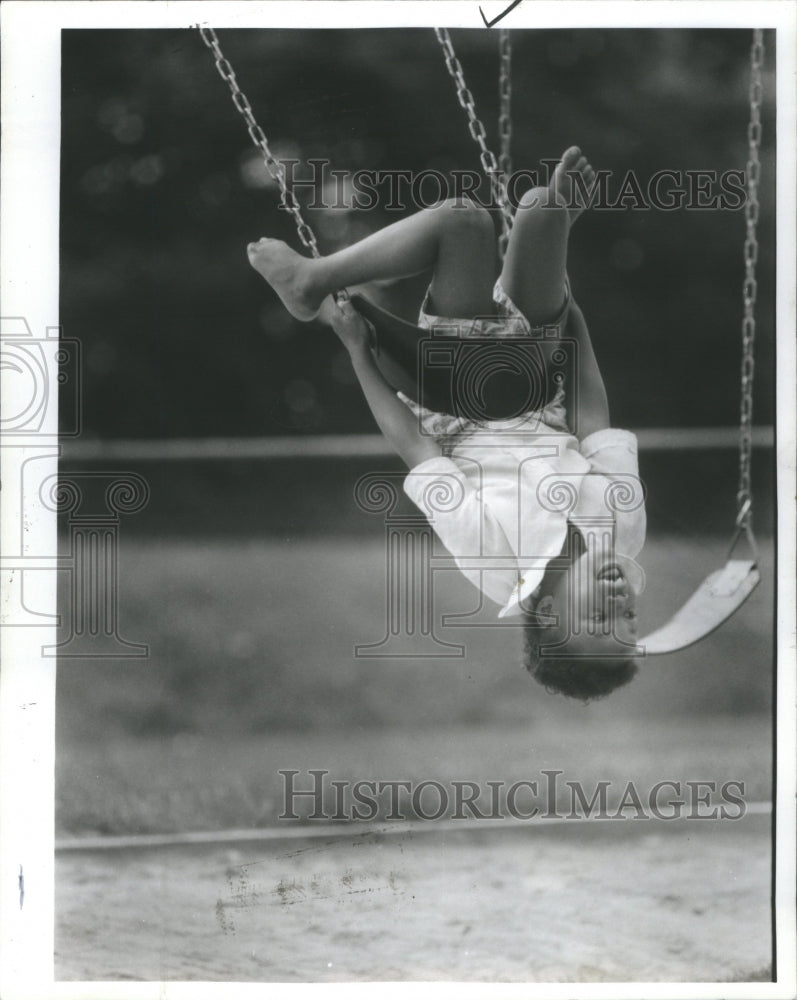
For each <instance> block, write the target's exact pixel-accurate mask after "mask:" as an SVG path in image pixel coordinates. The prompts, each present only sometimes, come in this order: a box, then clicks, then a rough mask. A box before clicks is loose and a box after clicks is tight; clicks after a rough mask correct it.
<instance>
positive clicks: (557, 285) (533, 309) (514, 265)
mask: <svg viewBox="0 0 797 1000" xmlns="http://www.w3.org/2000/svg"><path fill="white" fill-rule="evenodd" d="M575 174H578V175H580V185H579V186H582V187H583V186H584V185H586V187H589V186H590V185H591V184H592V183H593V181H594V179H595V172H594V170H593V169H592V167H591V166H590V165H589V163H588V162H587V160H586V158H585V157H584V156H582V155H581V151H580V150H579V148H578V147H575V146H574V147H571V148H570V149H568V150H567V151H566V152H565V154H564V155H563V157H562V159H561V161H560V162H559V164H558V166H557V167H556V170H555V171H554V173H553V176H552V178H551V182H550V184H549V185H548V186H547V187H537V188H533V189H532V190H531V191H529V192H527V194H526V195H524V197H523V198H522V199H521V201H520V204H519V206H518V210H517V215H516V218H515V223H514V227H513V229H512V234H511V238H510V241H509V245H508V248H507V252H506V257H505V260H504V264H503V269H502V271H501V275H500V277H499V279H498V281H497V282H496V283H495V284H494V285H493V277H494V270H495V269H494V264H495V238H494V231H493V224H492V220H491V218H490V216H489V214H488V213H487V211H486V210H485V209H483V208H481V207H480V206H477V205H475V204H472V203H470V202H468V203H463V202H459V203H455V202H453V201H449V202H444V203H442V204H441V205H438V206H435V207H433V208H429V209H424V210H422V211H420V212H418V213H417V214H416V215H414V216H411V217H410V218H407V219H403V220H400V221H399V222H396V223H393V224H392V225H390V226H388V227H386V228H385V229H382V230H380V231H379V232H377V233H374V234H372V235H371V236H368V237H367V238H365V239H364V240H362V241H360V242H359V243H356V244H354V245H353V246H350V247H347V248H346V249H344V250H341V251H339V252H337V253H334V254H332V255H331V256H329V257H322V258H319V259H314V260H308V259H306V258H304V257H301V256H300V255H298V254H296V253H295V252H294V251H293V250H291V249H290V248H289V247H287V246H286V245H285V244H284V243H282V242H280V241H278V240H271V239H262V240H260V241H258V242H257V243H252V244H250V245H249V247H248V256H249V260H250V263H251V264H252V266H253V267H254V268H255V269H256V270H257V271H258V272H259V273H260V274H261V275H262V276H263V277H264V278H265V279H266V280H267V281H268V282H269V284H271V285H272V287H273V288H274V289H275V291H276V292H277V293H278V295H279V296H280V298H281V299H282V301H283V303H284V304H285V306H286V308H287V309H288V310H289V312H290V313H291V314H292V315H294V316H295V317H297V318H298V319H301V320H311V319H314V318H315V317H317V316H318V317H320V318H321V319H322V320H324V321H325V322H327V323H329V324H330V325H331V326H332V327H333V328H334V329H335V331H336V332H337V334H338V336H339V337H340V338H341V340H342V341H343V343H344V344H345V346H346V348H347V349H348V351H349V353H350V355H351V359H352V363H353V366H354V370H355V372H356V374H357V377H358V379H359V381H360V384H361V386H362V389H363V392H364V393H365V396H366V399H367V401H368V404H369V406H370V408H371V411H372V412H373V414H374V417H375V418H376V421H377V423H378V424H379V427H380V428H381V430H382V432H383V433H384V435H385V437H386V438H387V440H388V441H389V442H390V443H391V445H392V446H393V447H394V448H395V450H396V451H397V452H398V454H399V455H400V456H401V457H402V458H403V459H404V461H405V462H406V463H407V465H408V467H409V469H410V472H409V474H408V476H407V478H406V480H405V491H406V492H407V494H408V495H409V497H410V498H411V499H412V500H413V501H414V502H415V504H416V505H417V506H418V507H419V508H420V509H421V510H422V511H423V512H424V513H425V514H426V515H427V516H428V517H429V520H430V522H432V524H433V527H434V530H435V532H436V533H437V534H438V536H439V537H440V539H441V541H442V542H443V544H444V545H445V546H446V548H447V549H448V550H449V551H450V552H451V554H452V555H453V556H454V558H455V559H456V561H457V564H458V565H459V567H460V569H461V570H462V572H463V573H464V574H465V576H466V577H467V578H468V579H469V580H471V582H473V583H474V584H475V585H476V586H477V587H479V588H480V589H481V591H482V592H483V593H485V594H486V595H487V596H488V597H489V598H491V599H492V600H493V601H495V602H496V603H497V604H498V605H499V606H500V607H501V610H500V612H499V617H502V618H503V617H506V616H511V615H524V616H525V620H524V647H525V654H526V666H527V668H528V669H529V670H530V671H531V672H532V674H533V675H534V677H535V679H537V680H538V681H540V683H542V684H544V685H545V686H546V687H547V688H548V689H549V690H556V691H560V692H562V693H564V694H566V695H570V696H573V697H578V698H582V699H584V700H587V699H590V698H595V697H600V696H602V695H605V694H608V693H609V692H610V691H611V690H613V689H614V688H615V687H618V686H619V685H621V684H625V683H627V681H629V680H630V679H631V677H633V675H634V673H635V672H636V669H637V667H636V664H635V663H634V661H633V659H632V655H633V653H634V651H635V650H636V635H637V626H636V610H635V604H636V598H637V596H638V595H639V594H640V593H641V591H642V589H643V587H644V573H643V572H642V570H641V568H640V567H639V565H638V564H637V563H636V562H635V561H634V559H633V557H634V556H636V555H637V554H638V552H639V550H640V549H641V548H642V545H643V543H644V539H645V511H644V503H643V500H644V493H643V491H642V489H641V484H640V483H639V480H638V469H637V454H636V439H635V438H634V436H633V435H632V434H630V433H629V432H628V431H622V430H617V429H612V428H610V426H609V410H608V403H607V398H606V392H605V389H604V385H603V380H602V378H601V375H600V372H599V370H598V365H597V362H596V360H595V355H594V353H593V350H592V345H591V342H590V338H589V334H588V332H587V327H586V324H585V322H584V317H583V314H582V313H581V310H580V309H579V308H578V306H577V305H576V304H575V302H573V301H572V299H571V296H570V289H569V285H568V282H567V275H566V262H567V245H568V238H569V233H570V229H571V227H572V225H573V223H574V222H575V221H576V219H577V218H578V216H579V215H580V214H581V211H582V207H581V199H580V198H579V195H578V187H576V186H575V185H574V186H573V187H572V189H571V183H572V178H573V176H574V175H575ZM426 270H431V271H432V280H431V284H430V286H429V291H428V293H427V295H426V298H425V300H424V303H423V306H422V308H421V315H420V319H419V326H420V327H422V328H424V329H428V330H430V335H431V331H432V329H433V328H435V327H441V326H442V327H446V328H450V327H452V326H453V327H456V328H457V332H458V337H459V338H468V337H477V338H484V337H491V338H494V339H495V346H496V351H499V350H500V348H499V344H500V345H501V348H506V347H507V346H508V345H510V344H511V343H512V342H518V341H517V338H518V336H520V337H522V338H524V339H525V338H536V339H534V340H529V341H528V343H536V344H538V345H539V348H540V351H541V354H540V356H541V357H542V358H543V359H544V360H545V362H546V363H549V362H550V357H551V345H552V344H553V345H554V346H555V344H556V339H557V338H559V339H560V341H561V342H562V343H564V342H569V343H571V344H574V345H575V352H576V359H577V371H576V373H575V384H574V385H569V386H568V387H567V388H568V396H567V397H566V396H565V391H564V387H563V386H562V385H559V387H558V388H557V389H556V391H555V392H554V393H553V395H552V396H549V397H548V398H547V399H543V398H541V399H540V405H538V406H537V408H536V409H535V410H534V411H530V412H527V413H524V414H522V415H521V417H520V418H519V419H518V418H517V417H515V418H513V419H506V418H505V417H504V418H498V419H491V418H490V415H489V414H488V415H487V417H486V418H482V419H477V418H475V417H468V416H467V415H466V416H465V417H463V416H462V415H459V416H457V415H455V414H454V413H452V412H451V411H450V409H449V408H447V407H445V406H443V407H441V409H442V410H443V412H435V411H434V410H433V409H430V408H429V407H427V406H423V405H421V403H420V402H419V401H420V399H421V393H420V389H419V391H418V392H416V393H415V394H414V398H409V396H408V395H407V394H405V393H401V392H399V393H397V392H396V389H395V387H394V386H393V385H391V384H389V382H388V381H387V380H386V379H385V377H384V376H383V375H382V373H381V371H380V368H379V366H378V364H377V359H376V358H375V354H374V348H376V350H377V351H379V350H380V345H379V344H378V343H377V344H373V343H372V338H373V334H374V331H373V329H372V328H370V327H369V324H367V323H366V321H365V320H364V319H363V318H362V317H361V316H360V315H359V313H358V312H357V311H356V310H355V309H354V307H353V306H352V305H351V303H350V302H346V303H342V304H340V305H339V304H336V303H335V302H334V301H333V299H332V298H331V295H332V294H333V293H334V292H335V291H336V290H338V289H341V288H345V287H350V286H352V285H357V284H361V283H365V282H369V281H376V280H379V279H396V278H401V277H408V276H410V275H414V274H417V273H419V272H422V271H426ZM484 317H487V318H484ZM552 335H553V339H552ZM502 338H504V340H503V344H501V341H502ZM506 338H512V340H511V341H510V340H509V339H506ZM562 338H564V340H562ZM435 343H436V341H435ZM413 374H414V375H416V376H417V372H416V373H413ZM416 381H417V377H416ZM576 400H577V407H576V406H575V405H574V402H575V401H576ZM566 402H567V408H566V405H565V404H566ZM576 410H577V412H575V411H576ZM434 484H436V485H437V486H438V487H440V486H441V485H442V486H444V487H447V488H448V491H449V497H452V496H453V497H454V500H453V503H449V504H448V505H447V506H446V507H445V509H441V507H440V505H439V504H438V505H435V504H434V501H433V499H432V498H433V497H434V495H435V490H434V489H432V488H431V487H432V486H433V485H434ZM438 494H439V490H438ZM618 501H619V502H618Z"/></svg>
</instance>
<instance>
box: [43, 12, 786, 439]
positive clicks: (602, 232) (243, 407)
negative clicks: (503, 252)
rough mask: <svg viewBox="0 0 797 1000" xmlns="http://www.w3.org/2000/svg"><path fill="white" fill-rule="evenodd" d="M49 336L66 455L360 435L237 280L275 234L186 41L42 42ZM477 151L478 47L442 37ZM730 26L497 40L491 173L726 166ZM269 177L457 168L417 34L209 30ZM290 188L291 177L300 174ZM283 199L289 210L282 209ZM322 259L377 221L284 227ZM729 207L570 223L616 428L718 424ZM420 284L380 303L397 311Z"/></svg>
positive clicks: (740, 219) (313, 357) (769, 203)
mask: <svg viewBox="0 0 797 1000" xmlns="http://www.w3.org/2000/svg"><path fill="white" fill-rule="evenodd" d="M62 38H63V62H62V84H63V98H62V161H61V162H62V176H61V323H62V324H63V327H64V332H65V334H66V336H68V337H76V338H78V339H80V340H81V342H82V344H83V348H84V428H85V433H86V435H87V436H97V437H105V438H114V437H164V438H168V437H174V436H206V435H263V434H266V435H268V434H283V433H304V432H307V433H324V432H334V433H345V432H363V431H368V430H372V429H374V425H373V423H372V421H371V418H370V416H369V414H368V412H367V409H366V407H365V404H364V402H363V401H362V399H361V397H360V393H359V390H358V387H357V386H356V385H355V384H354V381H353V377H352V373H351V370H350V367H349V364H348V359H347V356H346V355H345V353H344V352H343V351H342V349H341V348H340V345H339V344H338V343H337V341H336V340H335V338H334V336H333V335H332V334H331V333H330V332H329V331H328V330H325V329H323V328H321V327H320V326H318V325H316V324H312V325H310V326H305V325H302V324H300V323H297V322H295V321H293V320H292V319H291V318H290V316H288V314H287V313H286V312H285V310H284V309H283V308H282V306H281V305H280V303H279V301H278V300H277V299H276V296H274V294H273V293H272V292H271V290H270V289H269V288H268V286H267V285H266V284H265V283H264V282H263V281H262V279H261V278H260V277H259V276H258V275H256V274H255V273H254V272H253V271H252V270H251V269H250V268H249V265H248V263H247V261H246V256H245V247H246V244H247V243H248V242H249V241H250V240H252V239H255V238H258V237H259V236H262V235H274V236H280V237H283V238H285V239H288V240H289V241H290V242H291V244H292V245H293V246H297V247H298V243H297V239H296V235H295V232H294V230H293V228H292V221H291V219H290V217H288V216H287V215H286V214H285V213H283V212H281V211H280V210H279V209H278V200H279V198H278V191H277V190H276V187H275V185H274V184H273V182H270V180H269V179H268V177H267V175H266V173H265V168H264V167H263V165H262V162H261V161H260V160H259V158H258V155H257V153H256V151H254V150H253V148H252V146H251V143H250V141H249V138H248V136H247V133H246V129H245V127H244V124H243V121H242V119H241V118H240V116H239V115H238V113H237V112H236V111H235V109H234V107H233V106H232V104H231V102H230V96H229V92H228V90H227V87H226V85H225V84H224V82H223V81H222V80H221V79H220V78H219V76H218V75H217V73H216V70H215V67H214V65H213V60H212V57H211V55H210V53H209V51H208V50H207V49H206V48H205V46H204V45H203V44H202V41H201V39H200V37H199V35H198V34H197V33H194V32H191V31H157V30H136V31H129V30H125V31H122V30H119V31H109V30H70V31H64V32H63V34H62ZM453 40H454V45H455V48H456V50H457V54H458V56H459V57H460V59H461V61H462V63H463V65H464V68H465V73H466V76H467V79H468V83H469V86H470V88H471V89H472V91H473V93H474V95H475V97H476V101H477V107H478V110H479V113H480V115H481V117H482V118H483V119H484V121H485V123H486V124H487V125H488V129H489V130H490V135H489V145H490V146H491V148H493V149H496V148H497V145H498V142H497V129H496V127H495V123H496V119H497V111H498V87H497V76H498V51H497V43H498V39H497V34H496V32H495V31H485V30H469V31H464V30H461V31H456V32H454V33H453ZM750 40H751V37H750V32H749V31H736V30H690V31H685V30H616V29H615V30H596V29H591V30H567V31H564V30H545V31H542V30H541V31H527V30H517V31H514V32H513V47H514V51H513V113H514V131H515V135H514V150H513V152H514V161H515V168H516V169H519V168H531V169H534V168H536V167H537V166H538V165H539V161H540V160H541V158H544V157H555V156H558V155H559V153H561V151H562V150H563V149H564V148H565V147H566V146H568V145H570V144H572V143H578V144H579V145H581V146H582V147H583V148H584V150H585V151H586V152H587V153H588V154H589V156H590V158H591V159H592V162H593V163H594V165H595V166H596V167H597V168H601V169H607V170H610V171H612V175H613V180H612V182H611V188H610V189H611V190H615V191H616V190H617V187H618V186H619V183H620V180H621V179H622V178H623V177H624V176H625V174H626V172H627V171H629V170H633V171H634V173H635V174H636V176H637V177H638V178H640V180H641V181H642V184H643V187H644V185H645V184H646V182H647V179H648V178H650V177H651V176H653V175H654V174H655V173H656V172H657V171H661V170H665V169H666V170H675V171H687V170H712V171H717V173H718V174H719V173H722V172H723V171H728V170H743V169H744V166H745V162H746V156H747V135H746V130H747V121H748V115H749V110H748V58H749V47H750ZM766 41H767V43H768V44H767V72H766V75H765V94H766V104H765V108H764V113H763V124H764V149H763V152H762V166H763V170H762V178H763V180H762V192H761V202H762V211H761V222H760V240H761V252H760V258H759V272H760V278H759V310H758V315H759V331H760V337H759V343H758V354H757V362H758V366H757V383H758V392H757V399H756V407H755V419H756V422H758V423H770V422H772V420H773V412H774V398H773V397H774V378H773V373H774V212H775V209H774V186H775V178H774V148H775V134H774V131H775V125H774V91H775V82H774V65H773V60H774V44H773V38H772V34H771V33H769V34H767V36H766ZM220 42H221V45H222V48H223V49H224V52H225V54H226V55H227V56H228V58H229V59H230V61H231V62H232V64H233V66H234V68H235V70H236V73H237V76H238V80H239V84H240V86H241V87H242V89H243V90H244V91H245V92H246V94H247V95H248V97H249V99H250V101H251V103H252V107H253V110H254V112H255V116H256V117H257V118H258V120H259V122H260V124H261V125H262V126H263V128H264V130H265V132H266V134H267V135H268V136H269V138H270V141H271V145H272V148H273V149H274V152H275V153H276V154H277V155H278V156H279V157H289V158H295V159H298V160H301V161H303V162H305V161H307V160H308V159H310V158H313V157H317V158H328V159H329V160H330V161H331V166H332V168H333V169H336V170H340V171H349V172H352V171H355V170H360V169H368V170H381V171H386V170H408V171H412V172H419V171H421V170H425V169H430V168H431V169H436V170H439V171H441V172H443V173H444V174H446V175H449V174H450V172H451V170H454V169H459V170H462V169H478V158H477V149H476V147H475V145H474V143H473V142H472V140H471V138H470V136H469V134H468V131H467V125H466V120H465V116H464V113H463V111H462V110H461V109H460V107H459V105H458V104H457V101H456V96H455V93H454V87H453V83H452V81H451V80H450V78H449V77H448V75H447V73H446V70H445V66H444V63H443V59H442V56H441V53H440V51H439V48H438V45H437V42H436V40H435V38H434V34H433V33H432V31H431V30H429V29H422V30H421V29H418V30H415V29H413V30H407V29H401V30H398V29H379V30H367V29H362V30H357V31H351V30H339V31H331V30H324V31H320V30H318V31H316V30H251V31H223V32H220ZM302 176H305V177H306V176H309V175H308V174H307V173H304V174H303V175H302ZM301 197H303V199H304V201H305V203H306V202H307V201H309V200H310V197H309V195H305V194H302V195H301ZM307 216H308V220H309V221H310V223H311V224H312V225H313V227H314V228H315V229H316V232H317V233H318V236H319V244H320V247H321V250H322V252H330V251H332V250H334V249H336V248H337V247H339V246H341V245H343V244H345V243H347V242H351V241H352V240H354V239H357V238H360V237H361V236H363V235H365V234H366V233H368V232H370V231H372V230H374V229H376V228H378V227H380V226H382V225H384V224H385V223H387V222H389V221H393V219H394V218H396V217H397V214H396V213H395V212H392V213H391V212H388V211H385V210H384V205H382V206H381V207H377V208H376V209H374V210H372V211H362V210H361V211H356V210H355V211H348V210H345V209H337V210H324V209H318V208H316V209H309V210H308V211H307ZM743 240H744V213H743V211H742V210H741V209H739V210H736V211H732V210H724V211H722V210H713V211H712V210H702V211H701V210H688V209H685V208H680V209H677V210H673V211H661V210H656V209H651V210H647V211H645V210H638V209H632V208H626V209H621V210H617V211H592V212H589V213H586V214H585V216H584V217H583V218H582V220H581V221H580V222H579V225H578V230H577V232H576V233H575V235H574V238H573V241H572V251H571V260H572V263H571V268H570V271H571V278H572V282H573V286H574V290H575V293H576V296H577V298H578V299H579V301H580V302H581V304H582V306H583V308H584V310H585V313H586V315H587V318H588V321H589V323H590V327H591V331H592V334H593V339H594V342H595V345H596V350H597V352H598V356H599V360H600V362H601V366H602V369H603V371H604V375H605V379H606V382H607V386H608V389H609V394H610V399H611V401H612V410H613V415H614V419H615V422H616V423H618V424H620V425H623V426H630V427H632V428H640V427H646V426H684V427H688V426H693V425H732V424H735V423H736V421H737V419H738V369H739V357H740V349H739V340H740V335H739V330H740V323H741V312H742V300H741V287H742V277H743V257H742V245H743ZM423 285H424V282H423V281H420V282H419V281H417V280H413V281H410V282H405V283H402V284H400V285H398V286H394V287H393V288H391V289H388V290H385V291H383V292H382V295H383V297H384V301H385V302H386V304H387V305H389V306H390V307H391V308H393V309H394V310H395V311H397V312H400V313H402V314H403V315H405V316H408V317H411V316H412V315H413V314H414V313H415V312H416V311H417V308H418V304H419V301H420V296H421V294H422V292H423Z"/></svg>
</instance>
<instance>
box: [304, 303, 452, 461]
mask: <svg viewBox="0 0 797 1000" xmlns="http://www.w3.org/2000/svg"><path fill="white" fill-rule="evenodd" d="M322 318H323V319H325V320H326V321H327V322H328V323H329V324H330V326H331V327H332V328H333V330H334V331H335V333H337V335H338V336H339V337H340V339H341V340H342V341H343V343H344V345H345V346H346V349H347V350H348V352H349V354H350V356H351V360H352V365H353V366H354V372H355V374H356V375H357V379H358V381H359V383H360V386H361V387H362V390H363V393H364V394H365V398H366V401H367V402H368V406H369V407H370V408H371V413H373V415H374V418H375V419H376V422H377V424H379V428H380V430H381V431H382V433H383V434H384V435H385V437H386V438H387V440H388V441H389V443H390V444H391V445H392V446H393V448H394V449H395V450H396V452H397V453H398V454H399V455H400V456H401V458H403V459H404V461H405V462H406V463H407V466H408V467H409V468H410V469H412V468H414V467H415V466H416V465H420V463H421V462H425V461H426V460H427V459H429V458H436V457H438V456H439V455H441V454H442V452H441V450H440V448H439V446H438V445H437V444H436V443H435V442H434V441H433V440H432V438H430V437H427V436H425V435H423V434H421V433H420V430H419V428H418V420H417V417H415V415H414V414H413V413H412V412H411V411H410V410H409V409H408V407H406V406H405V405H404V403H402V402H401V400H400V399H399V398H398V396H397V395H396V391H395V389H393V388H392V387H391V386H390V385H389V384H388V382H386V381H385V378H384V376H383V375H382V373H381V372H380V371H379V369H378V368H377V366H376V362H375V361H374V358H373V355H372V354H371V348H370V347H369V345H368V339H369V338H368V327H367V325H366V323H365V320H364V319H363V318H362V316H360V315H359V313H358V312H357V311H356V310H355V309H354V307H353V306H352V305H351V304H350V303H349V302H345V303H343V304H342V305H340V306H336V305H332V306H331V308H325V309H324V310H322Z"/></svg>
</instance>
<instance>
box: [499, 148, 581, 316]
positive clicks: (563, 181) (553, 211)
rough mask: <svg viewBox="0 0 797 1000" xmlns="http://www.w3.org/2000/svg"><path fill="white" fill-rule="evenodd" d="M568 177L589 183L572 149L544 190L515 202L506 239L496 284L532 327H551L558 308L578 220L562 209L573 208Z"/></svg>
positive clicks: (572, 211) (577, 152) (576, 151)
mask: <svg viewBox="0 0 797 1000" xmlns="http://www.w3.org/2000/svg"><path fill="white" fill-rule="evenodd" d="M572 171H577V172H578V173H580V174H581V175H582V176H583V177H584V180H585V181H586V182H587V184H589V183H591V181H592V179H593V178H594V171H593V170H592V167H591V166H590V165H589V164H588V163H587V160H586V157H583V156H582V155H581V151H580V150H579V149H578V147H577V146H572V147H571V148H570V149H568V150H567V152H566V153H565V154H564V156H563V157H562V160H561V162H560V163H559V165H558V166H557V168H556V170H555V171H554V175H553V177H552V178H551V183H550V184H549V185H548V187H537V188H532V190H531V191H528V192H527V193H526V194H525V195H524V196H523V198H521V200H520V204H519V205H518V210H517V215H516V216H515V224H514V226H513V227H512V234H511V236H510V238H509V245H508V247H507V252H506V259H505V260H504V267H503V270H502V272H501V284H502V285H503V286H504V291H505V292H506V293H507V295H508V296H509V297H510V299H512V301H513V302H514V303H515V305H516V306H517V307H518V308H519V309H520V311H521V312H522V313H523V315H524V316H525V317H526V318H527V319H528V321H529V323H530V324H531V325H532V326H533V327H534V326H543V325H544V324H545V323H550V322H551V321H553V320H554V319H555V318H556V317H557V316H558V315H559V313H560V312H561V310H562V306H563V305H564V301H565V273H566V266H567V241H568V236H569V234H570V227H571V225H572V224H573V222H574V221H575V219H576V218H577V217H578V215H579V214H580V210H579V209H576V208H567V207H566V206H567V205H572V204H573V202H572V201H571V199H570V178H569V176H568V172H572Z"/></svg>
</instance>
